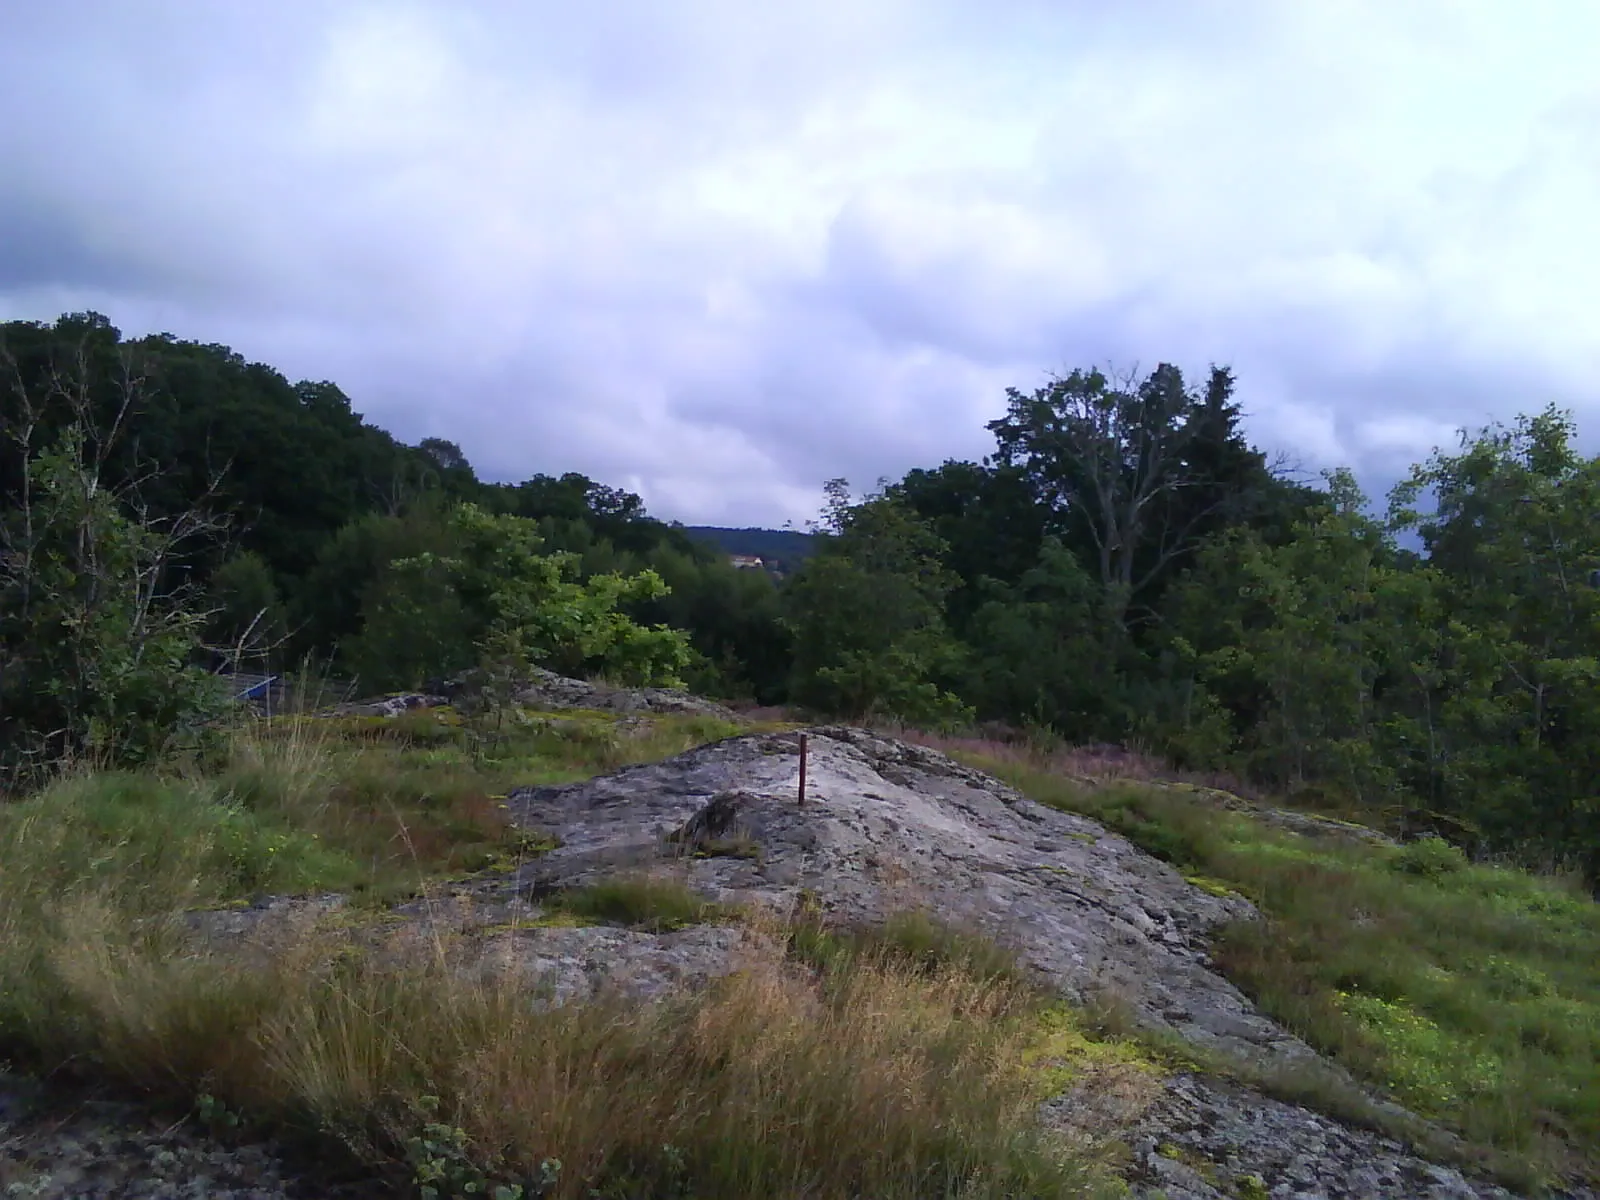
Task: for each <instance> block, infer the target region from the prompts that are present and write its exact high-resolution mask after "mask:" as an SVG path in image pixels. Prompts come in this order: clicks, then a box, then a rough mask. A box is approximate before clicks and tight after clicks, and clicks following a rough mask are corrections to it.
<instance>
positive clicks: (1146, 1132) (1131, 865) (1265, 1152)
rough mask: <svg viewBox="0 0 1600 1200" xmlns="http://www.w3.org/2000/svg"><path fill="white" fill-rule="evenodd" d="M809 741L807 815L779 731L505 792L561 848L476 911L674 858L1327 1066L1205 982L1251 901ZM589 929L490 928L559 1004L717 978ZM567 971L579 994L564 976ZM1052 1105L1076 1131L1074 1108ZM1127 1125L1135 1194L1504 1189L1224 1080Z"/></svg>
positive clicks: (722, 878)
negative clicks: (1223, 937)
mask: <svg viewBox="0 0 1600 1200" xmlns="http://www.w3.org/2000/svg"><path fill="white" fill-rule="evenodd" d="M808 741H809V762H808V785H807V791H806V800H805V802H804V804H802V803H801V802H800V800H799V797H798V787H799V767H800V760H799V735H798V734H794V733H786V734H766V735H751V736H747V737H741V738H734V739H730V740H728V741H724V742H720V743H717V744H714V745H710V746H705V747H702V748H700V749H697V750H693V751H690V752H689V753H687V754H684V755H680V756H679V757H677V758H674V759H671V760H668V761H666V762H663V763H657V764H651V765H647V766H639V767H633V768H629V769H626V770H622V771H619V772H616V773H614V774H611V775H607V776H604V777H602V778H599V779H595V780H591V781H589V782H586V783H580V784H574V785H569V786H564V787H542V788H525V789H521V790H518V791H516V792H513V793H512V794H511V795H510V796H509V797H508V803H509V804H510V806H511V811H512V813H513V814H514V817H515V819H516V820H517V821H519V822H520V823H522V824H524V825H526V826H528V827H530V828H537V829H541V830H545V831H548V832H551V833H553V834H555V835H556V837H557V838H558V839H559V840H560V842H561V845H560V848H559V849H556V850H554V851H552V852H551V853H549V854H548V855H545V856H541V857H540V858H538V859H535V860H532V861H530V862H528V863H527V864H525V865H524V866H522V867H520V868H519V869H518V870H517V871H515V872H514V873H512V874H510V875H508V876H506V877H504V878H501V879H497V880H493V881H488V882H486V883H485V884H484V885H482V888H481V890H480V898H481V899H484V900H491V901H493V902H495V903H498V904H500V905H505V904H513V903H517V902H518V900H519V899H521V900H522V902H523V903H529V900H528V899H527V898H529V897H532V898H534V899H533V900H532V903H535V904H536V902H537V901H536V898H537V897H538V895H540V894H541V893H543V892H546V891H548V890H550V889H555V888H562V887H569V886H573V885H581V884H586V883H592V882H595V881H597V880H599V879H603V878H606V877H608V876H611V875H614V874H616V873H617V872H619V871H627V870H639V869H649V868H651V867H656V866H659V865H660V864H663V863H669V862H670V863H672V864H673V867H672V869H673V870H674V871H675V872H677V873H680V874H681V877H682V878H683V879H684V880H685V881H686V882H687V883H688V884H690V885H691V886H692V887H694V888H696V889H697V890H700V891H702V892H704V893H705V894H706V895H707V896H708V897H712V898H715V899H719V900H724V901H734V902H745V903H756V904H761V905H765V906H767V907H769V908H772V909H775V910H778V911H788V910H792V909H793V908H794V907H795V906H796V905H797V904H798V903H800V901H801V898H802V896H803V897H805V898H806V900H807V902H808V903H812V904H816V905H819V906H820V907H821V909H822V910H823V911H825V912H826V913H828V914H829V915H830V916H832V917H833V918H835V919H837V920H841V921H845V922H855V921H862V922H870V921H876V920H881V919H882V918H884V917H887V916H889V915H891V914H892V913H894V912H896V911H903V910H907V909H921V910H925V911H927V912H930V913H932V914H934V915H935V916H938V917H940V918H942V919H944V920H946V921H950V922H954V923H958V924H962V925H966V926H969V927H974V928H977V929H979V930H981V931H983V932H985V933H987V934H989V935H990V936H991V937H992V938H994V939H995V940H996V941H998V942H1000V943H1002V944H1004V945H1007V946H1009V947H1010V948H1012V949H1013V950H1014V951H1015V952H1016V953H1017V955H1018V956H1019V959H1020V960H1021V961H1022V962H1023V963H1024V964H1025V965H1026V966H1027V967H1029V968H1031V969H1032V971H1034V972H1035V973H1036V974H1037V975H1038V976H1039V978H1040V979H1041V980H1042V981H1044V982H1047V983H1048V984H1050V985H1051V986H1053V987H1055V988H1056V989H1058V990H1059V991H1061V992H1062V993H1064V994H1065V995H1068V996H1070V997H1074V998H1078V999H1088V998H1091V997H1092V996H1093V995H1095V994H1096V993H1100V992H1104V991H1111V992H1113V993H1115V994H1116V995H1117V996H1118V997H1120V999H1121V1000H1122V1001H1123V1002H1124V1003H1125V1004H1126V1005H1127V1006H1129V1007H1130V1008H1131V1009H1132V1011H1133V1012H1134V1014H1136V1016H1137V1018H1138V1019H1139V1020H1140V1021H1141V1022H1142V1023H1144V1024H1145V1025H1147V1026H1149V1027H1152V1028H1157V1029H1166V1030H1170V1031H1171V1032H1174V1033H1176V1034H1178V1035H1180V1036H1182V1037H1183V1038H1185V1039H1186V1040H1188V1041H1190V1042H1192V1043H1194V1044H1196V1045H1199V1046H1202V1047H1206V1048H1209V1049H1212V1050H1215V1051H1220V1052H1222V1053H1224V1054H1226V1055H1228V1056H1230V1057H1232V1058H1233V1059H1235V1060H1242V1061H1244V1062H1247V1063H1250V1064H1253V1065H1254V1066H1256V1067H1260V1068H1265V1069H1268V1070H1273V1069H1278V1070H1296V1069H1306V1070H1309V1069H1317V1070H1323V1071H1333V1070H1334V1068H1332V1067H1331V1066H1330V1065H1329V1064H1326V1063H1324V1062H1322V1061H1321V1060H1319V1059H1318V1058H1317V1056H1316V1055H1315V1053H1314V1052H1313V1051H1312V1050H1311V1049H1310V1048H1309V1047H1308V1046H1306V1045H1305V1044H1304V1043H1303V1042H1301V1041H1300V1040H1299V1039H1298V1038H1296V1037H1294V1036H1293V1035H1291V1034H1290V1033H1288V1032H1287V1031H1285V1030H1284V1029H1282V1028H1281V1027H1279V1026H1278V1025H1276V1024H1275V1023H1274V1022H1272V1021H1271V1020H1269V1019H1268V1018H1267V1017H1266V1016H1264V1015H1263V1014H1262V1013H1260V1012H1259V1011H1257V1010H1256V1009H1255V1008H1254V1006H1253V1005H1252V1004H1251V1003H1250V1002H1249V1000H1248V999H1247V998H1246V997H1245V996H1243V995H1242V994H1241V993H1240V992H1239V991H1238V990H1237V989H1236V988H1234V987H1233V985H1232V984H1230V983H1228V982H1227V981H1226V980H1225V979H1223V978H1222V977H1221V976H1220V975H1218V974H1217V973H1215V972H1214V971H1213V970H1211V969H1210V964H1209V962H1208V960H1207V957H1206V951H1205V943H1206V937H1207V934H1208V932H1209V931H1210V930H1211V929H1212V928H1214V927H1215V926H1216V925H1217V924H1218V923H1220V922H1222V921H1225V920H1228V919H1232V918H1248V917H1250V916H1252V915H1254V910H1253V909H1252V908H1251V906H1250V905H1249V904H1248V903H1247V902H1246V901H1244V900H1242V899H1239V898H1228V897H1219V896H1216V895H1213V894H1211V893H1210V892H1207V891H1205V890H1202V889H1200V888H1198V887H1195V886H1193V885H1192V884H1190V883H1188V882H1187V881H1185V880H1184V879H1183V877H1182V876H1180V875H1179V874H1178V873H1177V872H1175V871H1174V870H1172V869H1171V868H1170V867H1168V866H1166V865H1164V864H1162V863H1160V862H1158V861H1156V860H1155V859H1153V858H1151V857H1150V856H1148V855H1147V854H1145V853H1144V852H1142V851H1140V850H1138V849H1137V848H1136V847H1134V846H1133V845H1131V844H1130V843H1128V842H1127V841H1125V840H1124V839H1122V838H1120V837H1117V836H1115V835H1113V834H1110V833H1108V832H1107V831H1106V830H1105V829H1104V828H1102V827H1101V826H1099V825H1097V824H1095V823H1094V822H1092V821H1089V820H1086V819H1084V818H1081V817H1077V816H1073V815H1070V814H1066V813H1062V812H1058V811H1055V810H1053V809H1049V808H1046V807H1044V806H1042V805H1039V804H1037V803H1035V802H1033V801H1031V800H1029V799H1027V798H1026V797H1024V796H1023V795H1021V794H1020V793H1018V792H1016V791H1015V790H1013V789H1011V788H1009V787H1007V786H1005V785H1004V784H1002V783H1000V782H998V781H997V780H995V779H993V778H991V777H989V776H987V775H984V774H983V773H981V772H978V771H975V770H972V769H969V768H967V767H964V766H962V765H960V764H958V763H956V762H954V761H953V760H951V759H949V758H947V757H945V756H944V755H941V754H939V753H936V752H934V751H932V750H928V749H925V748H922V747H918V746H912V745H908V744H906V743H903V742H899V741H895V740H891V739H888V738H884V737H879V736H876V735H873V734H871V733H868V732H865V731H863V730H858V729H852V728H845V727H829V728H822V729H815V730H811V731H810V733H809V738H808ZM729 850H737V851H738V852H737V853H726V851H729ZM696 851H698V853H696ZM584 933H585V931H571V930H562V931H553V930H547V929H528V930H526V931H519V932H516V933H513V934H509V935H501V937H502V939H504V938H510V939H512V940H513V941H516V940H517V939H521V945H520V948H518V947H516V946H512V945H507V944H506V943H505V941H504V940H502V943H501V953H502V954H505V955H509V956H510V958H512V959H513V960H517V961H521V962H523V963H529V962H542V963H544V964H546V966H547V967H549V968H550V969H552V970H553V971H554V972H555V973H556V977H558V978H562V979H563V980H565V982H563V983H562V984H561V990H564V991H566V992H569V993H573V992H581V991H585V990H589V989H592V988H593V987H597V986H601V985H602V983H603V982H605V981H606V980H608V979H609V980H612V981H615V982H617V983H620V984H622V985H623V986H629V980H628V976H629V975H630V974H637V973H638V972H639V971H640V968H641V966H644V967H645V970H644V972H643V973H644V975H645V976H646V978H647V979H648V980H649V981H651V983H653V984H654V985H655V986H656V987H659V985H660V982H661V971H660V969H659V967H660V964H661V963H662V962H663V961H667V962H670V963H672V964H673V969H675V970H677V971H679V972H681V973H682V974H683V975H684V976H685V977H688V976H694V977H696V978H703V977H705V976H708V975H713V974H716V973H717V972H718V970H719V965H718V963H717V961H716V959H717V956H718V955H719V954H722V953H724V952H725V951H726V950H727V949H728V947H727V946H726V945H725V944H724V945H718V944H713V940H711V939H706V938H704V937H702V939H701V944H699V945H697V946H696V947H695V948H694V950H693V951H692V952H690V953H688V954H687V955H685V954H684V953H683V951H684V950H685V947H683V946H681V945H679V946H675V947H672V948H670V949H669V948H668V947H666V946H664V945H663V944H662V943H661V942H660V940H659V939H652V938H650V937H649V935H642V934H640V935H635V937H636V938H638V939H640V940H641V947H640V950H641V952H642V957H640V958H635V957H634V955H633V953H632V952H630V951H629V950H628V949H626V948H624V947H621V946H617V945H612V944H607V945H606V946H605V947H604V948H603V949H601V952H599V953H595V954H587V955H585V954H581V953H575V952H574V949H575V944H582V943H583V942H584V941H585V940H586V939H585V937H584V936H583V935H584ZM555 934H560V935H561V937H560V938H557V937H554V936H553V935H555ZM575 935H576V936H575ZM595 936H609V933H608V935H600V934H596V935H595ZM669 936H673V937H678V938H680V939H681V937H682V935H681V934H679V935H669ZM562 939H564V940H565V942H566V943H567V944H566V945H564V946H558V945H557V942H558V941H561V940H562ZM725 940H726V939H725ZM646 945H648V946H650V947H651V948H650V949H649V950H645V949H644V947H645V946H646ZM596 949H600V948H599V947H596ZM708 955H709V958H708V957H707V956H708ZM646 964H649V965H648V966H646ZM579 977H581V978H583V979H585V980H586V981H587V982H586V983H585V984H574V983H573V982H572V980H573V979H575V978H579ZM647 990H655V987H650V988H648V989H647ZM1047 1109H1048V1110H1049V1111H1050V1113H1051V1114H1052V1115H1053V1117H1054V1118H1055V1119H1058V1120H1061V1121H1062V1122H1063V1123H1065V1124H1071V1109H1072V1101H1071V1099H1070V1098H1060V1099H1058V1100H1057V1101H1055V1102H1054V1103H1053V1105H1051V1106H1047ZM1126 1115H1127V1117H1128V1118H1129V1120H1130V1124H1129V1126H1128V1128H1127V1129H1126V1131H1125V1133H1124V1140H1126V1141H1128V1143H1129V1144H1130V1146H1131V1147H1132V1149H1133V1150H1134V1152H1135V1169H1136V1172H1137V1173H1138V1175H1139V1177H1140V1179H1141V1182H1139V1183H1138V1184H1137V1191H1136V1194H1138V1195H1141V1196H1149V1197H1155V1196H1158V1195H1166V1196H1168V1197H1169V1198H1170V1200H1181V1198H1189V1197H1192V1198H1196V1200H1210V1198H1211V1197H1221V1196H1226V1195H1237V1194H1240V1193H1239V1191H1238V1188H1239V1187H1240V1186H1246V1187H1248V1186H1252V1185H1253V1182H1254V1181H1250V1182H1248V1183H1241V1182H1239V1181H1242V1180H1249V1177H1251V1176H1254V1177H1256V1178H1257V1179H1259V1181H1260V1183H1261V1186H1263V1187H1264V1188H1265V1194H1267V1195H1270V1196H1274V1197H1278V1196H1293V1197H1298V1198H1300V1200H1310V1198H1312V1197H1330V1198H1331V1197H1372V1198H1374V1200H1376V1198H1378V1197H1384V1198H1390V1200H1397V1198H1404V1197H1428V1198H1444V1197H1487V1196H1505V1195H1507V1194H1508V1193H1506V1192H1504V1191H1502V1190H1500V1189H1498V1188H1495V1187H1491V1186H1488V1185H1485V1184H1481V1183H1476V1182H1473V1181H1469V1180H1467V1179H1466V1178H1464V1177H1463V1176H1462V1175H1461V1174H1460V1173H1458V1172H1456V1171H1454V1170H1451V1169H1448V1168H1445V1167H1440V1166H1437V1165H1434V1164H1430V1163H1426V1162H1424V1161H1422V1160H1421V1159H1419V1158H1417V1157H1416V1156H1414V1155H1412V1154H1410V1153H1408V1152H1407V1151H1406V1149H1405V1148H1404V1147H1402V1146H1400V1145H1398V1144H1397V1143H1394V1142H1392V1141H1388V1140H1386V1139H1382V1138H1379V1137H1376V1136H1375V1135H1372V1134H1369V1133H1366V1132H1362V1131H1356V1130H1350V1129H1346V1128H1344V1127H1342V1126H1340V1125H1338V1124H1337V1123H1336V1122H1334V1121H1331V1120H1329V1119H1328V1118H1326V1117H1323V1116H1320V1115H1318V1114H1316V1113H1313V1112H1310V1111H1308V1110H1306V1109H1303V1108H1299V1107H1296V1106H1294V1105H1289V1104H1283V1103H1280V1102H1277V1101H1273V1100H1270V1099H1268V1098H1267V1097H1265V1096H1262V1095H1259V1094H1257V1093H1255V1092H1252V1091H1250V1090H1248V1089H1245V1088H1242V1087H1240V1086H1238V1085H1227V1086H1226V1087H1222V1086H1218V1085H1216V1084H1213V1083H1209V1082H1207V1081H1205V1080H1201V1079H1196V1078H1193V1077H1181V1078H1179V1079H1176V1080H1174V1081H1173V1082H1172V1083H1171V1085H1170V1086H1169V1088H1168V1090H1167V1092H1166V1093H1165V1094H1164V1096H1163V1097H1162V1098H1161V1099H1160V1100H1159V1101H1158V1102H1157V1103H1155V1104H1154V1105H1151V1106H1148V1107H1147V1108H1146V1109H1145V1110H1144V1111H1141V1112H1137V1113H1129V1114H1126ZM1194 1164H1201V1166H1196V1165H1194ZM1202 1167H1203V1168H1204V1169H1202Z"/></svg>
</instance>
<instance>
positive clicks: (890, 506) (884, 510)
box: [784, 479, 969, 723]
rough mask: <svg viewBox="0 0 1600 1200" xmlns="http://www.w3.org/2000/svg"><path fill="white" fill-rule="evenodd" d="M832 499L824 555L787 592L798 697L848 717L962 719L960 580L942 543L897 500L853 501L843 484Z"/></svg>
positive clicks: (834, 487) (832, 489) (834, 483)
mask: <svg viewBox="0 0 1600 1200" xmlns="http://www.w3.org/2000/svg"><path fill="white" fill-rule="evenodd" d="M827 494H828V503H827V508H826V510H825V512H824V516H823V522H822V529H821V531H820V533H821V544H820V547H819V550H818V552H817V554H816V555H815V556H814V557H812V558H811V559H809V560H807V562H806V563H805V565H804V566H803V567H801V569H800V571H799V572H798V573H797V574H796V576H795V578H794V580H793V581H792V582H791V583H790V584H789V585H788V587H787V588H786V589H785V594H784V600H785V607H786V611H787V613H788V622H789V627H790V629H791V630H792V631H793V634H794V645H795V659H794V673H793V685H792V694H793V696H794V698H795V699H796V700H798V701H799V702H800V703H802V704H805V705H808V706H810V707H812V708H815V709H819V710H821V711H824V712H828V713H834V714H838V715H842V716H848V717H867V716H886V717H898V718H901V719H904V720H909V721H926V722H932V723H949V722H951V721H956V720H960V719H963V718H964V717H965V716H966V715H968V712H969V710H968V708H967V706H966V705H964V704H963V703H962V702H961V701H960V700H959V699H957V697H956V696H955V694H954V693H953V692H952V691H951V690H950V687H949V684H950V683H951V682H952V681H953V679H954V678H955V677H956V675H957V673H958V672H959V669H960V657H961V656H960V647H959V644H958V643H957V642H956V641H955V639H954V638H952V637H951V636H950V634H949V631H948V630H947V629H946V627H945V623H944V602H945V598H946V595H947V594H948V592H949V589H950V587H951V586H952V584H953V582H954V581H953V579H952V577H951V576H950V574H949V573H948V572H947V571H946V570H945V569H944V567H943V566H942V565H941V563H940V556H941V554H942V553H943V552H944V545H943V543H942V542H941V541H940V539H939V538H938V536H937V535H935V534H934V533H933V532H932V530H930V529H929V528H928V527H927V525H926V524H925V523H924V522H922V521H921V520H919V519H918V518H917V517H916V516H915V515H914V514H913V513H912V512H911V511H910V509H909V508H908V507H907V506H906V505H905V504H904V503H903V502H902V501H900V500H897V499H895V498H893V497H891V496H887V495H884V494H882V493H879V494H877V495H874V496H869V497H867V498H865V499H864V500H862V501H861V502H860V503H858V504H857V503H852V502H851V499H850V493H849V487H848V484H847V483H846V482H845V481H844V480H842V479H836V480H831V481H830V482H829V483H828V485H827Z"/></svg>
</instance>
